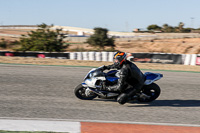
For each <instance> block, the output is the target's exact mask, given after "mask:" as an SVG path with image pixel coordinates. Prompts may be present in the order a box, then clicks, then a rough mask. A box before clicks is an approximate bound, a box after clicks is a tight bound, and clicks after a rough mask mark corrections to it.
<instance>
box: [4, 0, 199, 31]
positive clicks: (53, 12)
mask: <svg viewBox="0 0 200 133" xmlns="http://www.w3.org/2000/svg"><path fill="white" fill-rule="evenodd" d="M199 7H200V0H0V25H36V24H41V23H46V24H54V25H61V26H72V27H82V28H91V29H93V28H94V27H103V28H107V29H108V30H111V31H132V30H133V29H134V28H142V29H145V28H147V26H148V25H151V24H157V25H159V26H162V25H163V24H166V23H167V24H169V25H171V26H177V25H178V24H179V22H183V23H184V24H185V26H184V27H193V28H200V15H199V13H200V8H199Z"/></svg>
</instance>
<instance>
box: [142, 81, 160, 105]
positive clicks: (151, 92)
mask: <svg viewBox="0 0 200 133" xmlns="http://www.w3.org/2000/svg"><path fill="white" fill-rule="evenodd" d="M142 90H143V93H144V94H146V95H147V96H150V97H149V98H145V99H144V98H139V99H138V101H139V102H151V101H153V100H155V99H156V98H158V97H159V95H160V92H161V90H160V87H159V86H158V85H157V84H155V83H152V84H150V85H145V86H143V88H142Z"/></svg>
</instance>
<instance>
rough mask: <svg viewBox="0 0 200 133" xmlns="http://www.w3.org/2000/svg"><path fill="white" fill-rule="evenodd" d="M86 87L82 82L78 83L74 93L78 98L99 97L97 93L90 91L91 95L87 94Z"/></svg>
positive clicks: (90, 98) (89, 98)
mask: <svg viewBox="0 0 200 133" xmlns="http://www.w3.org/2000/svg"><path fill="white" fill-rule="evenodd" d="M86 89H87V88H86V87H83V86H82V84H80V85H78V86H77V87H76V88H75V89H74V94H75V96H76V97H77V98H79V99H82V100H92V99H94V98H96V97H97V95H96V94H95V93H90V94H89V95H86V93H85V91H86Z"/></svg>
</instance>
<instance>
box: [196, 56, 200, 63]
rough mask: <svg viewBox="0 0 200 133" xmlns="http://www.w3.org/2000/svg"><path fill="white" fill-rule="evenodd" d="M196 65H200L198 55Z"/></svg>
mask: <svg viewBox="0 0 200 133" xmlns="http://www.w3.org/2000/svg"><path fill="white" fill-rule="evenodd" d="M196 65H200V56H197V58H196Z"/></svg>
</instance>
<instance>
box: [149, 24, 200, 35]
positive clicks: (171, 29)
mask: <svg viewBox="0 0 200 133" xmlns="http://www.w3.org/2000/svg"><path fill="white" fill-rule="evenodd" d="M184 25H185V24H184V23H183V22H180V23H179V24H178V26H170V25H168V24H163V25H162V26H158V25H157V24H152V25H149V26H148V27H147V30H148V32H164V33H190V32H191V31H192V30H200V28H198V29H194V28H184Z"/></svg>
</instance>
